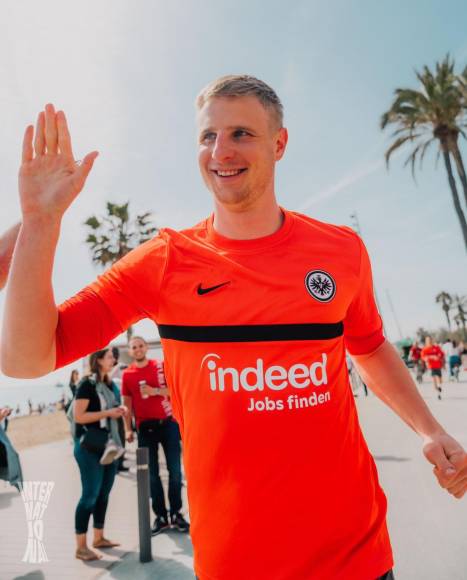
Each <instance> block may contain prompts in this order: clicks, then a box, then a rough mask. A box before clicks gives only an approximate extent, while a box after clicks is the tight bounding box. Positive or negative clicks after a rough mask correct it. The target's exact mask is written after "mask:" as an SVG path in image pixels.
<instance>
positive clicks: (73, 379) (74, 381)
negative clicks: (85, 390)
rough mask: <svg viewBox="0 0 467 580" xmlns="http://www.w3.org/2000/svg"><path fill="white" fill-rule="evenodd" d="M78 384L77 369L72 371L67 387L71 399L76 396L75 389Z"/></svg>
mask: <svg viewBox="0 0 467 580" xmlns="http://www.w3.org/2000/svg"><path fill="white" fill-rule="evenodd" d="M78 383H79V371H78V369H73V370H72V371H71V375H70V381H69V382H68V387H69V388H70V391H71V398H72V399H73V398H74V396H75V395H76V389H77V387H78Z"/></svg>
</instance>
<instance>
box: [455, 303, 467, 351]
mask: <svg viewBox="0 0 467 580" xmlns="http://www.w3.org/2000/svg"><path fill="white" fill-rule="evenodd" d="M452 308H453V310H455V311H457V312H456V314H455V315H454V321H455V323H456V324H457V327H458V328H459V329H460V328H462V333H463V335H464V336H463V338H464V340H467V330H466V324H467V296H460V295H459V294H454V296H453V297H452Z"/></svg>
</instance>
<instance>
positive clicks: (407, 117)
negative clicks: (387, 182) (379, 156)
mask: <svg viewBox="0 0 467 580" xmlns="http://www.w3.org/2000/svg"><path fill="white" fill-rule="evenodd" d="M454 66H455V65H454V60H452V59H451V58H450V56H449V54H448V55H447V56H446V57H445V59H444V60H443V61H441V62H438V63H436V68H435V72H434V73H433V72H432V71H431V70H430V69H429V68H428V67H427V66H425V67H423V70H422V72H416V73H415V74H416V76H417V79H418V80H419V81H420V85H421V86H420V90H414V89H407V88H402V89H401V88H399V89H396V90H395V91H394V94H395V98H394V101H393V102H392V104H391V106H390V108H389V110H388V111H386V112H385V113H384V114H383V115H382V117H381V128H382V129H385V128H386V127H387V126H388V125H394V126H395V127H396V130H395V131H394V132H393V133H392V137H395V140H394V142H393V143H392V145H391V146H390V147H389V149H388V150H387V151H386V154H385V158H386V163H387V164H389V160H390V158H391V156H392V154H393V153H394V152H395V151H396V150H398V149H399V148H400V147H401V146H402V145H405V144H406V143H408V144H410V143H412V144H414V147H413V149H412V151H411V152H410V153H409V156H408V157H407V159H406V161H405V165H409V164H410V166H411V168H412V175H413V176H414V177H415V169H416V162H417V160H418V161H419V166H420V167H421V166H422V163H423V159H424V157H425V154H426V152H427V150H428V149H429V147H430V146H431V145H432V144H433V143H434V142H435V141H439V143H440V146H441V148H447V150H451V148H452V147H453V145H454V144H457V140H458V136H459V135H462V136H463V137H465V136H466V135H465V132H464V129H465V128H466V127H467V106H466V103H467V96H466V93H467V67H466V68H465V69H464V71H463V72H462V73H461V74H459V75H456V74H455V72H454Z"/></svg>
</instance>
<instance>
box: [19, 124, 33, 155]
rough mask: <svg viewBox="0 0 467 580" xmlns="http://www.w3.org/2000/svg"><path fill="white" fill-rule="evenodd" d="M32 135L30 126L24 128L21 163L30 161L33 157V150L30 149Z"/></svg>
mask: <svg viewBox="0 0 467 580" xmlns="http://www.w3.org/2000/svg"><path fill="white" fill-rule="evenodd" d="M33 135H34V127H33V126H32V125H28V126H27V127H26V131H25V132H24V137H23V153H22V157H21V160H22V162H23V163H26V162H28V161H31V160H32V157H33V155H34V149H33V147H32V136H33Z"/></svg>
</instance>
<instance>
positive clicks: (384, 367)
mask: <svg viewBox="0 0 467 580" xmlns="http://www.w3.org/2000/svg"><path fill="white" fill-rule="evenodd" d="M352 358H353V360H354V362H355V364H356V366H357V370H358V372H359V374H360V376H361V377H362V379H363V381H364V382H365V383H366V384H367V385H368V387H370V389H371V390H372V391H373V392H374V393H375V394H376V395H377V396H378V397H379V398H380V399H381V400H382V401H383V402H385V403H386V404H387V405H388V406H389V407H391V409H393V411H395V412H396V413H397V414H398V415H399V417H401V419H403V420H404V421H405V422H406V423H407V424H408V425H409V426H410V427H411V428H412V429H413V430H414V431H415V432H416V433H418V434H419V435H421V436H422V437H424V436H431V435H433V434H435V433H440V432H444V429H443V428H442V427H441V425H440V424H439V423H438V422H437V421H436V419H435V418H434V417H433V415H432V413H431V411H430V410H429V408H428V406H427V405H426V403H425V401H424V400H423V398H422V396H421V395H420V393H419V392H418V389H417V387H416V385H415V383H414V381H413V379H412V377H411V375H410V373H409V371H408V369H407V367H406V366H405V364H404V363H403V361H402V360H401V358H400V356H399V355H398V353H397V351H396V350H395V349H394V347H393V346H392V345H391V344H390V343H389V342H387V341H386V342H384V343H383V344H382V345H381V346H380V347H379V348H378V349H377V350H376V351H375V352H373V353H371V354H370V355H362V356H353V357H352Z"/></svg>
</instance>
